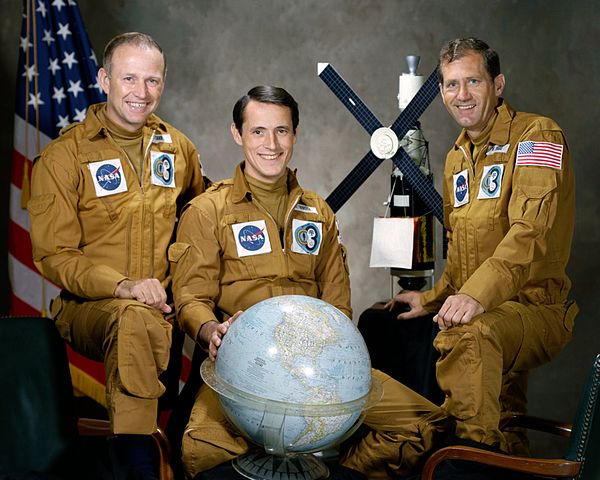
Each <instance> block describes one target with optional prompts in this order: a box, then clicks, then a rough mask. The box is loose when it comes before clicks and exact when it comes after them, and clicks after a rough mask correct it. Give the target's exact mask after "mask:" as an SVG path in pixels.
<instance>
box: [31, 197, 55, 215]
mask: <svg viewBox="0 0 600 480" xmlns="http://www.w3.org/2000/svg"><path fill="white" fill-rule="evenodd" d="M54 199H55V195H54V194H53V193H45V194H44V195H36V196H35V197H31V198H30V199H29V202H28V203H27V210H28V211H29V214H30V215H33V216H37V215H41V214H42V213H46V212H47V211H48V210H49V209H50V208H51V207H52V206H53V205H54Z"/></svg>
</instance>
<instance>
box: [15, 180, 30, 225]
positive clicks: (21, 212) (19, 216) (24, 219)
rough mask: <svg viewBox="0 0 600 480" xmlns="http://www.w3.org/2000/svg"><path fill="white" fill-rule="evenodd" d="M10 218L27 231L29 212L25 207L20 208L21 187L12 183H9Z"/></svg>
mask: <svg viewBox="0 0 600 480" xmlns="http://www.w3.org/2000/svg"><path fill="white" fill-rule="evenodd" d="M10 219H11V220H12V221H13V222H15V223H16V224H17V225H19V226H20V227H21V228H22V229H23V230H27V231H28V232H29V214H28V213H27V209H26V208H21V189H20V188H19V187H17V186H16V185H15V184H13V183H11V184H10Z"/></svg>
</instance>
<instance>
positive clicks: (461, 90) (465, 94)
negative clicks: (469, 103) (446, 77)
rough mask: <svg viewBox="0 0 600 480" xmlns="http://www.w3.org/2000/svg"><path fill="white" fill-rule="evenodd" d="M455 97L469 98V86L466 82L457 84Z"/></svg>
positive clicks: (460, 98)
mask: <svg viewBox="0 0 600 480" xmlns="http://www.w3.org/2000/svg"><path fill="white" fill-rule="evenodd" d="M457 97H458V99H459V100H468V99H469V98H471V91H470V90H469V86H468V85H467V83H461V84H460V85H459V86H458V95H457Z"/></svg>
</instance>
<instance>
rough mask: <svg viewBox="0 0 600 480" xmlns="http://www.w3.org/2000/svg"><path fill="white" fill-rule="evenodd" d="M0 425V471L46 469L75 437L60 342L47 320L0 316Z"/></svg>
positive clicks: (68, 378)
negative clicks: (0, 429) (0, 426)
mask: <svg viewBox="0 0 600 480" xmlns="http://www.w3.org/2000/svg"><path fill="white" fill-rule="evenodd" d="M0 425H2V431H3V432H2V435H0V475H1V474H3V473H8V472H10V473H13V474H14V473H19V472H28V471H34V470H35V471H47V470H49V469H52V468H53V467H54V466H55V465H56V464H57V463H58V462H59V460H60V458H61V457H63V456H64V455H66V453H67V452H68V451H69V449H70V448H71V446H72V444H73V442H74V441H75V438H76V436H77V420H76V417H75V412H74V406H73V395H72V387H71V376H70V373H69V367H68V362H67V356H66V350H65V343H64V341H63V340H62V338H61V337H60V335H59V334H58V332H57V330H56V328H55V327H54V324H53V323H52V321H51V320H49V319H47V318H41V317H7V318H0Z"/></svg>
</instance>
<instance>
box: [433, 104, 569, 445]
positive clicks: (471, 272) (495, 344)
mask: <svg viewBox="0 0 600 480" xmlns="http://www.w3.org/2000/svg"><path fill="white" fill-rule="evenodd" d="M497 112H498V113H497V116H496V117H495V120H494V123H493V126H492V127H491V129H488V131H486V132H484V133H483V134H482V137H485V138H483V139H482V138H479V139H475V141H474V142H471V140H470V139H469V137H468V135H467V134H466V132H465V131H463V132H462V133H461V135H460V136H459V137H458V139H457V141H456V144H455V146H454V147H453V149H452V150H450V152H449V153H448V156H447V159H446V166H445V173H444V212H445V225H446V228H447V230H448V238H449V243H448V257H447V262H446V267H445V270H444V272H443V275H442V276H441V278H440V280H439V281H438V282H437V283H436V284H435V285H434V288H433V289H432V290H430V291H428V292H425V293H424V294H423V302H424V304H423V306H424V307H425V309H426V310H428V311H430V312H436V311H437V310H438V309H439V308H440V306H441V305H442V304H443V302H444V300H445V299H446V298H447V297H448V296H449V295H454V294H457V293H462V294H467V295H469V296H471V297H473V298H474V299H475V300H477V301H478V302H479V303H480V304H481V305H482V306H483V307H484V309H485V313H483V314H482V315H479V316H477V317H476V318H475V319H474V320H473V322H472V323H471V324H469V325H464V326H459V327H452V328H449V329H448V330H445V331H440V333H439V334H438V335H437V337H436V339H435V341H434V345H435V347H436V349H437V350H438V351H439V352H440V355H441V357H440V359H439V361H438V363H437V379H438V383H439V384H440V387H441V388H442V390H443V391H444V392H445V395H446V399H445V402H444V404H443V408H444V409H445V410H447V411H448V412H449V413H450V414H451V415H452V416H453V417H455V418H456V419H457V425H456V434H457V435H458V436H459V437H463V438H468V439H471V440H475V441H479V442H484V443H487V444H490V445H494V446H498V447H500V448H502V449H505V450H514V449H518V446H516V445H510V442H507V439H506V438H505V436H504V435H503V434H502V433H501V432H500V431H499V429H498V422H499V419H500V414H501V412H506V413H509V412H510V411H525V410H526V401H527V400H526V390H525V388H526V375H527V371H528V370H530V369H531V368H534V367H537V366H539V365H542V364H543V363H546V362H548V361H550V360H551V359H552V358H554V357H555V356H556V355H557V353H558V352H559V351H560V350H561V349H562V348H563V347H564V346H565V344H566V343H567V342H569V340H570V339H571V334H572V329H573V323H574V318H575V315H576V313H577V311H578V308H577V306H576V304H575V303H574V302H572V301H570V300H569V299H568V294H569V290H570V287H571V282H570V280H569V278H568V277H567V275H566V272H565V268H566V266H567V262H568V259H569V254H570V250H571V239H572V235H573V225H574V219H575V184H574V178H573V169H572V165H571V157H570V154H569V149H568V146H567V144H566V140H565V138H564V135H563V132H562V130H561V129H560V128H559V127H558V125H557V124H556V123H555V122H554V121H552V120H550V119H548V118H545V117H541V116H539V115H534V114H530V113H522V112H515V111H514V110H513V109H512V108H511V107H510V106H509V105H508V104H507V103H506V102H503V103H501V104H500V105H499V107H498V108H497ZM522 142H538V143H537V144H536V145H537V147H535V148H538V152H542V153H543V148H545V147H548V143H550V144H555V145H556V147H554V148H556V149H558V154H557V155H556V157H557V158H554V160H553V162H554V163H553V164H552V166H550V165H549V163H551V162H549V161H547V160H545V159H544V158H543V157H542V156H539V155H538V156H537V161H536V158H534V159H533V161H534V163H535V164H534V165H531V164H530V165H525V164H518V163H517V149H518V148H519V145H520V144H521V145H522V148H523V153H526V152H525V147H527V146H529V147H531V146H532V144H524V143H522ZM539 142H547V143H539ZM561 146H562V148H563V151H562V154H561V153H560V148H561ZM472 148H473V149H474V151H475V153H476V158H473V157H472ZM540 160H541V161H540ZM526 162H527V158H526V157H523V158H522V159H521V163H526ZM465 180H466V181H465Z"/></svg>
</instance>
